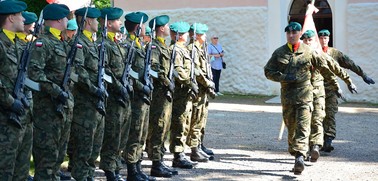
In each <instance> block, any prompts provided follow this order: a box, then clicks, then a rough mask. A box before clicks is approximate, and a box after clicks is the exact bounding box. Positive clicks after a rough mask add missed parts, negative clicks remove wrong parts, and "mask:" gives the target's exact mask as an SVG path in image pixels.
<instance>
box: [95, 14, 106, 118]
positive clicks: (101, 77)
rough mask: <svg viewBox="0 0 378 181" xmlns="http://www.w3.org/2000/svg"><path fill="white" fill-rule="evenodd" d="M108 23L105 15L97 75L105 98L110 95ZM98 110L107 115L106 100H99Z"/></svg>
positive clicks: (98, 83) (98, 84) (99, 86)
mask: <svg viewBox="0 0 378 181" xmlns="http://www.w3.org/2000/svg"><path fill="white" fill-rule="evenodd" d="M107 23H108V15H105V23H104V27H103V28H102V32H101V38H102V40H101V45H100V51H99V60H98V74H97V86H98V88H99V89H100V90H101V92H105V94H106V95H105V97H107V95H108V93H107V91H106V88H105V82H104V81H105V78H104V76H105V45H104V44H105V39H106V36H107V34H108V28H107V26H106V25H107ZM96 110H97V111H98V112H99V113H100V114H101V115H103V116H105V114H106V109H105V100H104V98H99V100H98V102H97V105H96Z"/></svg>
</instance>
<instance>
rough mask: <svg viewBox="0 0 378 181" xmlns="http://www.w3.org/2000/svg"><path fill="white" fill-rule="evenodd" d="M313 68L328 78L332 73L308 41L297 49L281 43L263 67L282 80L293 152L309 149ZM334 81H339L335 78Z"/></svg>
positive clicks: (266, 72) (266, 73)
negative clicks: (294, 50) (294, 49)
mask: <svg viewBox="0 0 378 181" xmlns="http://www.w3.org/2000/svg"><path fill="white" fill-rule="evenodd" d="M313 68H315V69H318V70H319V71H320V73H321V74H322V75H323V76H326V77H327V78H328V77H330V76H331V75H332V74H333V73H332V72H331V71H330V70H329V68H328V66H327V63H326V62H325V60H324V59H323V58H322V57H321V56H319V55H318V54H316V53H315V52H314V51H313V50H311V48H310V47H309V46H307V45H305V44H300V45H299V48H298V50H297V51H296V52H292V51H291V50H290V48H289V46H288V45H286V44H285V45H283V46H281V47H280V48H278V49H277V50H276V51H275V52H274V53H273V54H272V57H271V58H270V59H269V61H268V63H267V64H266V65H265V67H264V71H265V76H266V77H267V78H268V79H270V80H272V81H276V82H280V83H281V102H282V112H283V119H284V121H285V124H286V126H287V127H288V144H289V149H288V150H289V153H290V154H292V155H296V154H301V155H303V156H305V155H306V153H307V151H308V145H309V135H310V124H311V112H312V111H313V87H312V85H311V81H310V79H311V71H312V69H313ZM289 75H291V76H293V77H291V76H289ZM332 80H333V81H334V83H335V84H336V79H335V78H334V79H332Z"/></svg>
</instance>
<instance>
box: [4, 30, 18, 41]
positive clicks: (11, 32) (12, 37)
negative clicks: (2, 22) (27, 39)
mask: <svg viewBox="0 0 378 181" xmlns="http://www.w3.org/2000/svg"><path fill="white" fill-rule="evenodd" d="M3 32H4V34H5V35H6V36H7V37H8V39H9V40H10V41H11V42H12V43H14V39H15V38H16V33H15V32H13V31H9V30H7V29H3Z"/></svg>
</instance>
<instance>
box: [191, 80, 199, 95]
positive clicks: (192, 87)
mask: <svg viewBox="0 0 378 181" xmlns="http://www.w3.org/2000/svg"><path fill="white" fill-rule="evenodd" d="M190 89H192V91H193V92H194V94H198V93H199V91H198V85H197V84H195V83H194V82H193V81H192V82H190Z"/></svg>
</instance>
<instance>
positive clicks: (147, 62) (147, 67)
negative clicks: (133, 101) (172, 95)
mask: <svg viewBox="0 0 378 181" xmlns="http://www.w3.org/2000/svg"><path fill="white" fill-rule="evenodd" d="M155 26H156V19H154V23H153V26H152V29H151V34H150V37H151V42H150V43H148V46H147V49H146V57H145V59H144V73H143V84H144V86H147V87H148V88H149V90H150V91H149V92H144V95H143V101H144V102H145V103H146V104H148V105H150V104H151V93H152V91H153V89H154V86H153V85H152V81H151V76H150V74H151V73H150V71H151V50H152V41H153V40H154V38H155ZM143 90H144V89H143Z"/></svg>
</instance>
